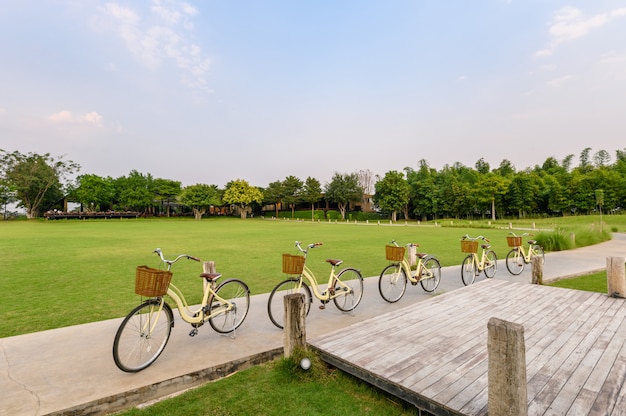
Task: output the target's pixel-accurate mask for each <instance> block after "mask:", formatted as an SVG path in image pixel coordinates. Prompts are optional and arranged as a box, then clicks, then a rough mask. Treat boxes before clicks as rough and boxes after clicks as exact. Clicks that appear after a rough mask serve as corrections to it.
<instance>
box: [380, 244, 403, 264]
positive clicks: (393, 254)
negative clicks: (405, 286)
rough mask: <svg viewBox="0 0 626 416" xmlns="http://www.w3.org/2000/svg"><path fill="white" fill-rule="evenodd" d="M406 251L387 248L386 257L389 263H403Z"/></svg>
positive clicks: (395, 247) (392, 247)
mask: <svg viewBox="0 0 626 416" xmlns="http://www.w3.org/2000/svg"><path fill="white" fill-rule="evenodd" d="M404 251H405V248H404V247H397V246H390V245H386V246H385V255H386V256H387V260H389V261H402V259H404Z"/></svg>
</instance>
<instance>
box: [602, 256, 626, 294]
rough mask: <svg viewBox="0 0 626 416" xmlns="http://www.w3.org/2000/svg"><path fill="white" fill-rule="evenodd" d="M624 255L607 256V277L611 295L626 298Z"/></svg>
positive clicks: (608, 289)
mask: <svg viewBox="0 0 626 416" xmlns="http://www.w3.org/2000/svg"><path fill="white" fill-rule="evenodd" d="M624 269H625V265H624V258H623V257H607V258H606V279H607V291H608V292H609V293H608V294H609V296H613V297H616V298H626V274H625V272H624Z"/></svg>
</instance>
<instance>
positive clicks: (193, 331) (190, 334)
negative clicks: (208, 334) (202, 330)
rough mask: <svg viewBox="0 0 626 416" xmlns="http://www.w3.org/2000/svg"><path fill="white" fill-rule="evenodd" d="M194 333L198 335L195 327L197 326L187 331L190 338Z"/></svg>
mask: <svg viewBox="0 0 626 416" xmlns="http://www.w3.org/2000/svg"><path fill="white" fill-rule="evenodd" d="M196 335H198V329H197V328H194V329H192V330H191V331H189V336H190V337H192V338H193V337H195V336H196Z"/></svg>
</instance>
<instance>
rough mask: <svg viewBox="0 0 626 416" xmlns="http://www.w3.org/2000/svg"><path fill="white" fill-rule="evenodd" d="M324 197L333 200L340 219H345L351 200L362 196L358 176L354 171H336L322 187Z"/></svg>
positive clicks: (357, 199) (359, 198)
mask: <svg viewBox="0 0 626 416" xmlns="http://www.w3.org/2000/svg"><path fill="white" fill-rule="evenodd" d="M324 190H325V197H326V199H327V200H328V201H330V202H335V203H336V204H337V207H338V208H339V212H340V213H341V219H344V220H345V219H346V210H347V209H348V207H349V206H350V203H352V202H358V201H359V200H361V198H363V188H362V187H361V186H360V185H359V176H358V175H357V174H356V173H349V174H348V173H344V174H342V173H337V172H335V174H334V175H333V177H332V179H331V181H330V182H329V183H327V184H326V185H325V187H324Z"/></svg>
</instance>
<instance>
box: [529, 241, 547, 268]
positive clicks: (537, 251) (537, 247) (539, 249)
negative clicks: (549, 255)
mask: <svg viewBox="0 0 626 416" xmlns="http://www.w3.org/2000/svg"><path fill="white" fill-rule="evenodd" d="M532 250H533V251H534V253H533V256H539V257H541V264H546V253H545V252H544V251H543V247H541V246H540V245H537V244H535V245H533V248H532Z"/></svg>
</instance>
